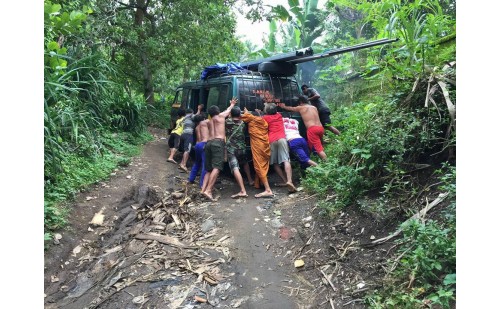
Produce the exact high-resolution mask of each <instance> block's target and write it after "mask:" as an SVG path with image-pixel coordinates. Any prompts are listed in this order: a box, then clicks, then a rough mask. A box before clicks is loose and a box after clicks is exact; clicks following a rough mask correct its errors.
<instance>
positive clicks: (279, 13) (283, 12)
mask: <svg viewBox="0 0 500 309" xmlns="http://www.w3.org/2000/svg"><path fill="white" fill-rule="evenodd" d="M271 12H272V13H274V17H276V18H278V19H281V20H282V21H283V22H285V21H287V20H288V18H290V14H289V13H288V10H287V9H285V7H284V6H282V5H277V6H274V7H273V8H272V9H271Z"/></svg>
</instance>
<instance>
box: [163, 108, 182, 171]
mask: <svg viewBox="0 0 500 309" xmlns="http://www.w3.org/2000/svg"><path fill="white" fill-rule="evenodd" d="M177 116H179V118H178V119H177V121H176V122H175V128H174V129H173V130H172V132H171V133H170V136H169V138H168V147H170V156H169V157H168V159H167V161H168V162H171V163H175V164H177V162H175V160H174V155H175V153H176V152H177V150H178V149H179V145H180V142H181V134H182V130H183V128H182V121H183V120H184V116H186V111H185V110H184V109H183V108H180V109H179V110H178V111H177Z"/></svg>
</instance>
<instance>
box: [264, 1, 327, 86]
mask: <svg viewBox="0 0 500 309" xmlns="http://www.w3.org/2000/svg"><path fill="white" fill-rule="evenodd" d="M300 2H302V3H300ZM288 6H289V7H290V9H288V10H287V9H286V8H285V7H284V6H283V5H276V6H273V7H272V9H271V18H272V20H271V21H275V20H280V21H281V22H282V23H281V25H280V34H281V36H282V41H283V48H282V49H283V50H287V51H289V50H294V49H299V48H304V47H309V46H312V45H313V44H314V41H315V40H316V39H317V38H319V37H321V35H322V34H323V31H324V24H323V23H322V22H321V19H322V16H323V14H324V12H322V11H320V10H319V9H318V0H303V1H299V0H288ZM315 71H316V67H315V65H314V64H313V63H309V64H307V65H301V66H299V77H300V78H301V79H302V82H305V83H310V81H311V80H312V77H313V76H314V73H315Z"/></svg>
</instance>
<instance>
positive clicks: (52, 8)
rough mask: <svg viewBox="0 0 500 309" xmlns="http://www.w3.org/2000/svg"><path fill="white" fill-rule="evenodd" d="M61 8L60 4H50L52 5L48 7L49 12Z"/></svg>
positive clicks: (57, 10)
mask: <svg viewBox="0 0 500 309" xmlns="http://www.w3.org/2000/svg"><path fill="white" fill-rule="evenodd" d="M61 8H62V6H61V5H60V4H52V6H51V7H50V14H54V13H57V12H59V10H60V9H61Z"/></svg>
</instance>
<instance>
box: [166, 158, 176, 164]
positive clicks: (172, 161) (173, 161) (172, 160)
mask: <svg viewBox="0 0 500 309" xmlns="http://www.w3.org/2000/svg"><path fill="white" fill-rule="evenodd" d="M167 162H170V163H174V164H177V162H175V160H174V159H167Z"/></svg>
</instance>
